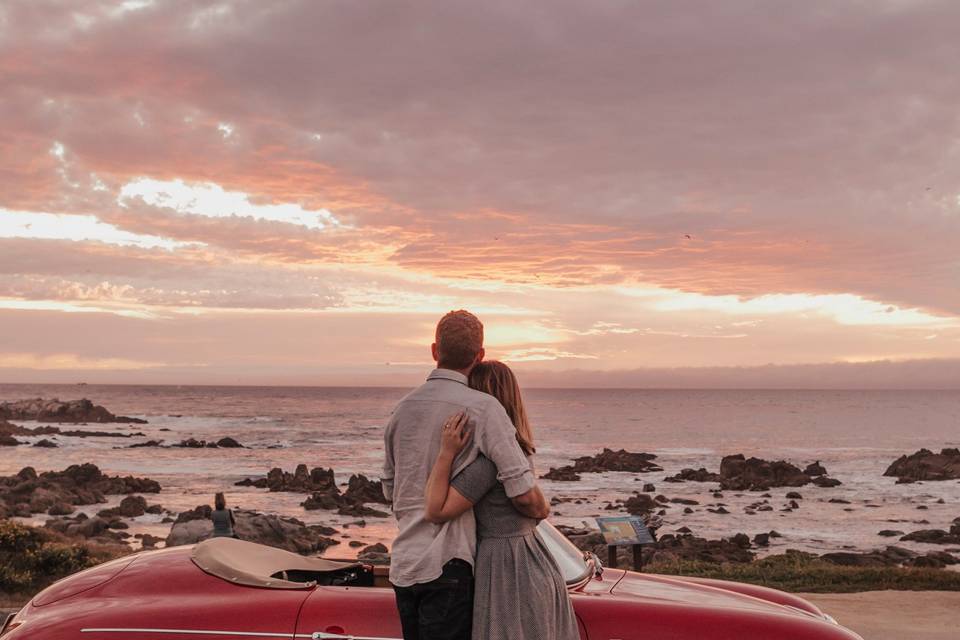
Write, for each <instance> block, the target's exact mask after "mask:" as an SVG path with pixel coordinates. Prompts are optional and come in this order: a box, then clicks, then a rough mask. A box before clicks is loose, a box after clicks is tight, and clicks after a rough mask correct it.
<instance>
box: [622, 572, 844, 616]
mask: <svg viewBox="0 0 960 640" xmlns="http://www.w3.org/2000/svg"><path fill="white" fill-rule="evenodd" d="M723 584H724V583H722V582H720V581H716V582H714V583H713V584H702V583H698V582H689V581H686V580H684V578H682V577H675V576H661V575H653V574H644V573H634V572H631V571H626V572H624V574H623V577H622V578H621V579H620V580H618V581H617V582H616V584H614V585H613V587H612V588H611V589H610V593H611V594H612V595H615V596H619V597H626V598H640V599H643V600H644V601H647V602H663V603H670V604H683V605H691V606H697V607H718V608H722V609H726V610H730V609H739V610H749V611H756V612H763V613H776V614H781V615H790V616H803V617H807V618H817V619H820V620H826V618H825V617H824V616H823V614H821V613H820V612H819V610H818V609H817V608H816V607H814V606H813V605H811V604H809V603H807V602H805V601H803V600H801V599H800V598H797V597H796V596H791V595H790V594H786V593H782V592H779V591H774V590H772V589H762V588H755V589H754V591H755V593H751V594H748V593H741V592H740V591H739V589H750V587H748V586H747V585H736V584H733V583H731V584H730V585H729V587H725V586H723Z"/></svg>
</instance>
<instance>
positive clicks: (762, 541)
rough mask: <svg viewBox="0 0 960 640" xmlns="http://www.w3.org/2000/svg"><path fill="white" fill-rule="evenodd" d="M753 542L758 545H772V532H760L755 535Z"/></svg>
mask: <svg viewBox="0 0 960 640" xmlns="http://www.w3.org/2000/svg"><path fill="white" fill-rule="evenodd" d="M753 544H755V545H756V546H758V547H768V546H770V534H769V533H758V534H757V535H755V536H753Z"/></svg>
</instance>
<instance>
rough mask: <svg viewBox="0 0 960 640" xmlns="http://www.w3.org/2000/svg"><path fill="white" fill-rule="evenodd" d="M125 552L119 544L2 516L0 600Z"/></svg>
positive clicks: (23, 597) (16, 596)
mask: <svg viewBox="0 0 960 640" xmlns="http://www.w3.org/2000/svg"><path fill="white" fill-rule="evenodd" d="M123 554H124V551H123V550H122V548H120V547H114V546H104V545H97V544H91V543H77V542H75V541H70V540H68V539H66V538H64V537H63V536H61V535H59V534H57V533H55V532H52V531H47V530H44V529H39V528H36V527H28V526H26V525H23V524H20V523H17V522H13V521H11V520H0V602H5V603H10V602H18V601H19V602H22V601H24V600H26V599H29V598H30V597H31V596H32V595H33V594H34V593H36V592H37V591H40V590H41V589H43V588H45V587H47V586H48V585H50V584H52V583H54V582H56V581H57V580H59V579H60V578H64V577H66V576H68V575H70V574H71V573H76V572H77V571H82V570H83V569H87V568H89V567H93V566H95V565H98V564H100V563H102V562H106V561H107V560H112V559H113V558H116V557H119V556H121V555H123Z"/></svg>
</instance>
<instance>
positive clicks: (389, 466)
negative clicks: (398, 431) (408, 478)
mask: <svg viewBox="0 0 960 640" xmlns="http://www.w3.org/2000/svg"><path fill="white" fill-rule="evenodd" d="M392 434H393V418H392V417H391V418H390V422H388V423H387V428H386V429H385V430H384V432H383V453H384V456H383V473H381V474H380V482H381V484H382V485H383V497H384V498H386V499H387V501H388V502H390V503H391V504H393V476H394V466H393V438H392V437H391V436H392Z"/></svg>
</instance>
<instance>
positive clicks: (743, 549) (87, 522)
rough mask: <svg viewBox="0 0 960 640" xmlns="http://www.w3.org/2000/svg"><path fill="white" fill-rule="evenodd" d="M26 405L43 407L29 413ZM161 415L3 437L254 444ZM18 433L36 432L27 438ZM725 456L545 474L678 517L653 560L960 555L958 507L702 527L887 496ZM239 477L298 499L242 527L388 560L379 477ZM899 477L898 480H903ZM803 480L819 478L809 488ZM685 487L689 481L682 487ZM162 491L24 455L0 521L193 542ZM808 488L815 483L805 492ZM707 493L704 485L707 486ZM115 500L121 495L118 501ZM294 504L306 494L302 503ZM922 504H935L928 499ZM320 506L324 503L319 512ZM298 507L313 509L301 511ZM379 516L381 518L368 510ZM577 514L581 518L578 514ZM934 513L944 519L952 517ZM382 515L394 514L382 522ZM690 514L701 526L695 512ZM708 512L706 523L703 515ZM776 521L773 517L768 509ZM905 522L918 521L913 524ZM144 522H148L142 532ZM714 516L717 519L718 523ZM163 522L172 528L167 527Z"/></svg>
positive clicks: (942, 468)
mask: <svg viewBox="0 0 960 640" xmlns="http://www.w3.org/2000/svg"><path fill="white" fill-rule="evenodd" d="M0 407H3V408H4V409H3V411H4V413H3V414H0V415H12V416H14V417H13V418H12V419H14V420H20V421H23V420H33V421H39V420H40V417H41V416H42V417H43V418H44V420H46V421H48V422H60V423H76V424H82V422H81V421H90V422H97V423H110V422H125V421H127V419H126V418H124V417H123V416H115V415H114V414H112V413H110V412H109V411H107V410H106V409H104V408H103V407H100V406H99V405H94V404H93V403H92V402H90V401H88V400H83V401H72V402H66V403H63V402H59V401H39V400H38V401H22V402H17V403H2V404H0ZM26 415H29V416H33V417H32V418H23V417H19V416H26ZM130 422H131V423H132V424H140V423H144V422H145V421H143V420H133V419H131V420H130ZM150 429H151V432H150V434H149V437H151V438H153V439H150V440H146V438H147V437H148V436H147V435H145V434H143V433H142V432H110V431H99V430H96V431H95V430H84V429H65V428H63V427H61V426H54V425H51V424H43V425H38V426H26V425H19V424H14V423H12V422H10V421H9V420H8V419H4V418H0V444H4V442H3V441H2V440H3V439H4V438H9V439H14V440H18V439H20V438H30V439H31V441H32V442H30V443H29V444H32V445H33V446H37V447H48V446H56V445H57V444H58V441H59V442H61V443H62V442H63V439H65V438H87V437H95V438H111V439H112V438H124V439H126V438H140V439H141V440H142V441H138V442H134V443H133V444H130V445H125V446H121V447H114V448H115V449H131V448H133V449H137V448H143V447H148V448H157V449H167V450H173V449H177V448H182V449H197V450H200V449H204V450H205V449H236V450H237V452H236V454H231V455H238V456H244V455H248V454H247V453H246V452H247V451H249V447H248V446H245V445H244V444H242V443H241V442H240V441H238V440H237V439H234V438H232V437H229V436H222V437H214V438H210V437H209V436H206V437H204V438H201V437H198V436H188V437H184V435H178V437H176V438H170V440H169V441H170V443H171V444H165V443H164V441H163V440H162V439H160V438H155V437H154V433H155V432H157V431H168V430H169V429H166V428H160V429H157V428H155V427H151V428H150ZM181 433H182V432H181ZM160 435H161V436H162V435H163V434H160ZM16 444H28V443H27V442H23V443H20V442H19V441H18V442H17V443H16ZM247 444H248V445H249V444H250V443H247ZM253 446H254V447H259V448H261V449H263V448H269V447H265V446H264V444H263V441H262V440H261V441H260V442H258V443H254V445H253ZM197 454H200V452H199V451H198V452H197ZM38 455H39V452H38ZM45 455H53V454H45ZM56 455H59V454H56ZM165 455H169V454H165ZM211 455H213V454H212V452H211ZM268 458H269V456H268ZM288 459H289V458H288ZM958 461H960V452H958V451H957V450H956V449H943V450H942V451H941V452H940V453H933V452H932V451H929V450H926V449H921V450H919V451H917V452H915V453H913V454H910V455H904V456H902V457H900V458H899V459H897V460H895V461H893V462H892V463H891V464H890V465H889V467H888V469H887V471H886V472H885V473H884V474H883V475H884V476H887V477H895V478H896V479H897V480H896V482H897V483H898V484H918V483H919V484H922V483H926V482H929V483H931V484H936V483H937V482H944V481H950V480H956V479H960V469H958V467H957V463H958ZM707 466H708V467H709V466H710V465H707ZM287 468H288V469H290V468H291V467H289V466H288V467H287ZM715 469H716V470H712V469H709V468H707V467H699V468H683V469H681V470H680V471H679V472H678V473H675V470H676V468H673V469H671V471H670V472H669V473H670V475H661V476H659V478H660V479H659V481H658V480H657V478H654V477H652V476H651V474H655V473H662V472H663V471H664V469H663V465H662V463H661V461H660V460H659V459H658V457H657V455H655V454H651V453H643V452H631V451H627V450H625V449H619V450H614V449H609V448H606V449H603V450H602V451H601V452H599V453H597V454H595V455H590V456H580V457H576V458H574V459H572V460H571V461H570V464H566V465H563V464H561V465H558V466H556V467H553V468H551V469H550V470H549V471H548V472H547V473H545V474H543V475H542V476H540V477H541V478H543V479H544V480H546V481H548V482H545V484H544V487H545V489H546V491H547V493H548V494H550V495H552V500H551V504H552V506H553V508H554V510H555V515H556V516H564V513H563V512H564V511H567V509H568V507H569V506H572V505H580V508H579V511H580V512H581V513H582V512H584V511H585V510H586V509H589V508H594V509H595V510H596V511H597V512H599V513H597V514H596V515H616V514H625V513H626V514H634V515H640V516H644V517H646V518H648V519H649V521H650V522H651V524H652V525H653V526H654V527H657V526H659V525H660V524H661V523H662V522H663V519H664V518H667V519H668V520H670V522H671V526H670V529H671V530H670V531H669V532H664V533H662V535H660V537H659V539H658V542H657V544H656V545H654V546H651V547H648V548H646V549H645V550H644V552H643V553H644V560H645V562H648V563H653V564H655V565H662V564H664V563H671V562H672V563H687V562H695V563H706V564H709V565H718V566H720V565H749V564H750V563H755V562H758V561H759V559H761V558H764V557H766V558H769V557H774V558H780V557H787V556H789V557H790V559H791V561H795V560H797V558H800V557H803V558H806V559H812V560H815V561H816V562H821V563H827V564H831V565H836V566H846V567H887V568H906V569H913V568H930V569H940V568H950V567H955V566H956V565H957V561H958V557H960V556H958V554H960V517H957V518H955V519H954V520H953V521H952V523H951V524H949V525H947V527H945V528H936V527H935V526H934V527H932V526H930V523H929V522H927V521H926V520H925V519H918V518H915V517H914V518H898V519H891V520H888V522H890V523H891V524H890V525H887V526H886V527H885V528H882V529H881V528H880V527H878V532H877V535H878V536H879V538H882V539H885V540H890V539H896V541H897V543H896V544H895V545H877V548H876V549H870V548H869V547H867V546H861V547H860V549H857V550H854V549H849V548H840V549H838V548H837V547H838V546H839V545H836V546H833V547H832V548H830V547H828V548H826V549H824V550H823V552H817V553H809V548H807V550H797V549H792V548H790V546H789V545H790V544H791V542H792V541H793V540H795V538H794V537H791V534H790V531H789V528H788V529H784V531H786V532H787V533H786V535H785V536H784V535H782V534H780V533H779V532H778V531H776V530H772V529H771V528H769V527H767V528H766V529H760V530H759V531H758V530H757V529H759V527H758V528H757V529H753V530H752V531H751V530H750V529H748V531H751V533H750V534H747V533H736V534H735V535H729V536H727V535H723V534H722V533H721V534H720V535H719V536H718V535H717V534H716V533H713V534H708V535H704V536H701V535H698V534H697V532H695V531H694V530H693V529H696V530H699V531H703V528H702V523H703V519H702V517H701V516H707V515H708V514H709V515H708V517H709V518H714V517H716V518H722V517H724V516H726V517H727V518H731V517H732V516H730V515H729V514H731V513H733V512H734V511H736V512H737V513H741V514H745V515H748V516H749V515H761V516H762V515H764V514H767V513H770V512H774V514H779V515H780V516H781V517H786V515H787V514H789V513H791V512H794V511H798V510H802V509H804V508H807V507H806V505H810V506H813V505H814V504H816V505H818V506H817V508H826V507H829V508H835V509H837V512H838V513H840V512H841V511H843V512H849V511H853V510H854V508H864V509H865V508H871V507H877V506H878V505H874V504H870V503H869V500H862V501H858V502H857V504H851V501H850V500H848V499H847V498H850V497H851V496H850V491H849V490H847V491H846V492H845V493H844V492H843V491H844V489H846V487H842V484H843V482H844V481H848V480H849V479H848V478H847V477H845V476H844V475H843V474H840V476H841V477H840V478H837V477H834V476H832V475H831V474H829V473H828V471H827V469H826V468H825V467H824V465H823V464H821V463H820V461H817V460H808V461H804V462H803V464H799V465H798V464H795V463H794V462H791V461H787V460H765V459H762V458H757V457H747V456H744V455H742V454H734V455H727V456H723V457H722V458H721V459H720V461H719V465H718V466H717V467H715ZM587 474H604V475H603V477H604V478H606V480H605V482H606V483H608V484H609V483H610V482H611V481H614V482H615V485H614V486H615V488H614V489H610V490H609V491H610V493H609V494H608V496H609V497H608V498H607V500H606V502H605V503H604V501H603V500H597V499H595V498H591V497H589V496H585V495H584V494H583V493H579V494H578V493H577V492H574V495H564V489H565V488H567V487H569V488H571V489H574V488H576V487H578V485H577V484H572V483H577V482H580V483H583V481H584V480H585V479H586V477H587ZM621 474H622V475H621ZM338 475H339V477H340V478H347V480H346V482H338V481H337V476H338ZM241 477H242V476H241ZM841 478H842V479H841ZM231 482H233V483H234V484H235V485H237V486H240V487H244V488H245V489H246V490H247V491H250V492H252V493H260V492H262V493H263V495H266V494H277V495H278V496H280V495H286V494H292V495H291V498H293V499H295V502H293V503H291V502H289V500H288V499H287V498H284V500H283V502H282V503H283V504H284V505H287V506H285V507H284V509H282V510H281V511H283V513H280V514H277V513H263V512H262V511H265V510H267V511H272V509H269V508H268V509H264V508H263V506H262V504H263V503H262V501H259V502H260V503H261V507H260V510H259V511H258V510H256V509H236V514H237V521H238V525H237V530H238V533H239V534H240V535H241V536H242V537H244V538H247V539H250V540H254V541H256V542H261V543H263V544H271V545H275V546H282V547H283V548H287V549H290V550H292V551H296V552H299V553H324V552H326V551H328V550H329V549H331V548H334V547H335V546H336V545H339V544H342V543H347V545H345V546H346V547H349V548H350V549H351V550H354V549H356V550H360V553H361V554H363V555H364V557H365V558H368V559H369V561H376V562H386V561H388V560H389V550H388V549H387V548H386V547H385V546H384V545H382V544H373V545H371V544H368V543H365V542H361V541H359V540H357V539H355V538H353V537H352V536H351V533H350V532H349V531H348V530H350V529H363V528H365V527H368V526H370V525H372V524H376V525H377V527H378V528H377V529H376V531H383V530H384V529H389V526H390V524H391V523H392V521H391V520H389V508H388V507H387V506H386V501H385V499H384V498H383V496H382V487H381V484H380V482H379V480H376V479H374V478H369V477H367V476H365V475H363V474H361V473H351V474H338V473H337V472H335V470H334V469H333V468H324V467H314V468H310V467H309V466H308V465H306V464H299V465H296V466H295V468H294V469H293V470H292V471H287V470H284V469H283V468H281V467H273V468H271V469H269V471H267V472H266V473H265V474H263V475H262V476H258V475H252V476H250V477H246V478H245V479H241V480H239V481H234V479H233V478H231ZM890 482H891V484H892V482H893V481H890ZM639 483H642V484H639ZM660 483H663V484H662V485H661V488H660V490H659V491H658V489H657V485H658V484H660ZM685 483H690V484H695V483H700V484H706V485H707V486H706V487H705V489H704V490H703V491H698V492H697V493H696V494H694V496H693V497H691V496H690V492H689V491H687V492H683V491H680V485H683V484H685ZM710 485H712V486H710ZM838 486H841V489H838V490H837V491H840V492H841V493H840V494H839V495H841V496H844V497H839V496H837V497H828V496H831V494H832V495H834V496H836V495H837V494H834V493H833V492H832V491H830V492H828V493H816V494H815V497H811V496H810V495H809V493H808V492H809V491H814V492H820V491H821V490H822V489H827V490H829V489H832V488H834V487H838ZM803 487H807V489H806V490H803V491H802V492H801V491H799V490H800V489H802V488H803ZM811 487H815V488H811ZM638 488H639V490H637V489H638ZM784 490H786V491H784ZM678 492H679V493H680V495H677V493H678ZM157 494H161V486H160V483H159V482H157V481H155V480H152V479H150V478H140V477H135V476H119V475H118V476H112V475H108V474H104V473H103V472H102V471H101V470H100V469H99V468H98V467H97V466H96V465H94V464H90V463H86V464H76V465H70V466H67V467H66V468H65V469H63V470H61V471H43V472H37V471H36V470H35V469H33V468H32V467H24V468H22V469H21V470H20V471H19V472H17V473H15V474H12V475H9V476H6V477H0V522H3V521H4V519H6V518H30V519H32V520H33V521H36V520H38V519H39V520H42V521H44V522H43V524H42V526H40V527H39V529H41V530H42V531H44V532H45V533H44V535H51V536H58V538H57V539H58V540H60V541H61V542H62V541H70V544H92V545H99V546H102V547H105V548H110V549H119V550H122V552H130V551H131V550H135V549H139V548H147V549H149V548H155V547H160V546H168V545H176V544H188V543H192V542H196V541H197V540H200V539H203V538H204V537H206V536H207V535H209V532H210V528H211V525H210V521H209V518H208V514H209V506H203V505H200V506H196V507H195V508H189V507H185V506H184V505H183V503H182V502H180V506H179V507H177V508H176V509H174V510H169V509H167V508H164V507H163V506H162V505H161V504H159V503H158V502H166V501H165V500H159V501H158V500H155V499H154V496H156V495H157ZM297 494H299V495H297ZM611 494H612V495H611ZM775 494H776V495H775ZM804 494H807V496H806V497H807V500H806V501H805V500H804ZM703 495H706V499H704V498H703V497H702V496H703ZM117 497H121V498H120V500H119V503H117V502H116V501H117ZM108 501H109V502H110V504H111V505H112V506H109V507H108V508H107V505H106V503H107V502H108ZM939 503H940V504H943V503H944V501H943V500H942V499H941V500H939ZM101 504H102V505H104V507H105V508H100V509H99V510H97V511H92V510H91V509H90V508H89V507H90V506H92V505H101ZM193 504H195V503H193ZM290 505H297V506H296V507H293V508H291V506H290ZM821 505H822V506H821ZM948 506H949V505H948ZM84 507H86V508H84ZM297 508H299V509H300V511H299V512H297V511H296V509H297ZM911 508H912V507H911ZM916 508H917V509H926V508H927V507H926V506H925V505H923V504H918V505H917V506H916ZM801 512H802V511H801ZM326 514H329V516H328V515H326ZM698 514H699V515H698ZM592 515H593V514H591V515H590V516H588V517H592ZM958 515H960V514H958ZM317 516H319V517H320V519H319V520H318V519H317ZM685 516H690V518H686V517H685ZM300 517H303V518H304V519H303V520H301V519H299V518H300ZM941 517H942V513H941ZM698 518H699V519H698ZM350 519H353V520H350ZM367 519H372V520H370V522H368V521H367ZM565 519H566V521H567V522H570V519H569V517H567V518H565ZM936 521H937V522H938V523H939V522H941V520H940V519H937V520H936ZM144 522H150V523H152V524H151V527H153V528H147V529H146V530H148V531H150V533H145V532H144V531H145V530H144V528H143V526H142V524H143V523H144ZM380 522H382V523H383V524H382V525H381V524H379V523H380ZM684 522H686V523H687V524H689V526H684ZM697 522H699V523H700V524H699V525H698V524H696V523H697ZM738 522H739V524H732V525H731V527H730V528H727V530H728V531H729V530H731V529H732V530H733V531H736V530H737V529H734V528H733V527H734V526H736V527H737V528H741V527H743V522H744V521H742V520H739V521H738ZM767 522H768V523H769V522H770V521H769V519H768V520H767ZM778 522H779V521H778ZM784 522H785V523H786V522H787V521H784ZM905 524H909V525H912V526H909V527H906V526H904V525H905ZM328 525H334V526H328ZM941 526H942V525H941ZM164 527H169V528H164ZM691 527H692V529H691ZM776 528H778V529H779V528H780V527H779V526H777V527H776ZM138 529H139V532H137V533H133V532H136V531H138ZM713 529H714V531H716V528H713ZM563 530H564V532H565V533H567V535H568V536H569V537H570V538H571V539H572V540H574V542H575V544H577V545H578V547H580V548H582V549H584V550H590V551H594V552H596V553H598V555H601V557H605V546H604V545H603V544H602V540H601V539H600V538H599V533H598V532H597V531H596V530H591V529H589V528H584V527H569V526H568V527H564V528H563ZM161 531H163V532H165V535H164V533H162V532H161ZM359 537H361V538H367V539H368V542H375V541H378V540H380V539H384V538H385V537H386V536H380V535H379V534H376V535H374V536H373V538H372V540H371V539H370V536H369V535H366V536H363V535H362V536H359ZM903 543H909V544H907V546H909V547H912V548H905V547H903V546H897V544H903ZM926 547H929V549H926ZM864 549H866V550H864ZM771 554H772V555H771ZM798 554H806V555H802V556H801V555H798ZM337 555H341V556H345V555H348V553H347V552H346V550H344V553H338V554H337ZM624 562H626V558H624Z"/></svg>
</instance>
